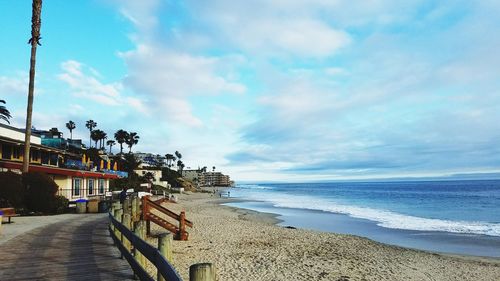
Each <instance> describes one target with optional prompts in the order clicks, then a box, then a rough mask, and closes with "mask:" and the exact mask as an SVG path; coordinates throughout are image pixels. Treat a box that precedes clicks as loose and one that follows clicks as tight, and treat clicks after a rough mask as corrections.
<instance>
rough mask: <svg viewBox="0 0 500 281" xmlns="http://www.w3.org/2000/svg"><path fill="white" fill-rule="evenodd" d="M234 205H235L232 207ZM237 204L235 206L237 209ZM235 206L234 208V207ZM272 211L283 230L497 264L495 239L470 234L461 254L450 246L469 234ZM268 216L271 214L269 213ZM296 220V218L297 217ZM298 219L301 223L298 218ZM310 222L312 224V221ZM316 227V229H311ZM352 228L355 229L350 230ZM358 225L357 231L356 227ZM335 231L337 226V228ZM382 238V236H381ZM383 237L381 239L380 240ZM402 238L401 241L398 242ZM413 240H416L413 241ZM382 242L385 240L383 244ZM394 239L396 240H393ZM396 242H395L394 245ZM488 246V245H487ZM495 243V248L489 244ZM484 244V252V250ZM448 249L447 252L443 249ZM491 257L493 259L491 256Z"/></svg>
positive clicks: (252, 203)
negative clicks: (331, 224) (324, 222)
mask: <svg viewBox="0 0 500 281" xmlns="http://www.w3.org/2000/svg"><path fill="white" fill-rule="evenodd" d="M233 203H236V204H233ZM238 203H241V204H239V206H238ZM245 203H248V205H249V206H245ZM221 204H228V205H224V206H228V207H234V208H243V209H247V210H252V211H255V212H260V210H263V212H264V213H265V212H266V211H267V210H266V209H268V208H267V207H261V206H255V205H256V204H265V205H270V203H269V202H266V201H259V200H246V199H238V200H236V201H234V202H224V203H221ZM235 205H236V206H235ZM273 209H276V211H277V212H276V213H273V214H275V215H276V216H277V217H282V219H278V220H280V221H279V222H277V224H278V226H280V227H284V226H288V225H291V226H293V227H296V228H300V229H305V230H312V231H319V232H327V233H334V234H343V235H353V236H357V237H362V238H366V239H369V240H371V241H374V242H377V243H382V244H384V245H388V246H397V247H402V248H405V249H413V250H418V251H424V252H428V253H433V254H434V253H435V254H441V255H450V256H463V257H472V258H474V257H477V258H484V259H493V260H500V252H497V251H494V250H491V247H490V246H493V248H496V247H498V249H499V251H500V244H499V243H500V242H499V239H498V238H497V237H495V236H488V235H480V234H470V235H472V236H475V238H474V239H475V241H473V242H469V244H467V246H471V245H474V246H475V247H476V248H478V249H473V250H471V249H469V250H468V251H467V252H466V251H464V250H460V249H453V248H452V246H453V245H455V246H461V247H463V246H464V245H462V244H460V245H458V244H459V242H461V243H463V240H462V239H464V238H463V237H462V236H463V235H465V236H468V235H469V234H464V233H453V232H445V231H419V230H406V229H396V228H385V227H382V226H379V225H378V224H377V223H376V222H373V221H370V220H366V219H360V218H355V217H351V216H349V215H347V214H338V213H331V212H326V211H322V210H309V209H298V208H279V207H273ZM282 209H285V210H286V212H285V213H280V212H279V211H280V210H281V211H282ZM270 213H272V212H270ZM287 213H292V214H295V215H296V214H298V213H313V214H314V216H316V215H321V216H323V217H327V218H333V220H335V217H337V218H342V219H340V221H341V222H340V223H339V224H340V225H342V227H344V226H345V225H349V227H346V228H343V229H333V230H332V229H330V228H328V227H324V226H322V227H318V225H317V222H316V223H310V222H309V224H308V223H303V222H302V223H301V222H300V220H298V221H290V220H289V214H287ZM297 216H298V217H300V216H299V215H297ZM302 219H304V218H303V217H302ZM312 221H314V220H312ZM315 224H316V225H315ZM353 225H356V226H353ZM359 225H361V227H359ZM337 228H338V226H337ZM351 228H354V229H356V228H361V229H363V231H360V230H359V229H358V230H357V231H353V230H352V229H351ZM381 234H383V235H381ZM384 236H385V237H384ZM388 236H389V237H390V238H391V239H392V240H391V241H387V237H388ZM420 236H422V237H426V238H425V239H422V240H421V241H419V240H418V237H420ZM401 237H403V239H401ZM404 237H411V239H412V241H413V243H410V242H408V241H405V240H404ZM416 237H417V238H416ZM384 238H385V240H384ZM396 238H397V239H396ZM395 239H396V240H398V239H399V242H394V241H395ZM488 243H492V244H491V245H490V244H488ZM493 243H495V244H493ZM485 244H487V245H486V246H488V247H487V249H484V248H485ZM433 245H434V246H437V247H441V249H448V251H446V250H441V251H440V250H439V248H435V247H432V246H433ZM443 245H445V246H448V248H446V247H444V246H443ZM481 247H482V250H483V251H486V252H487V254H484V255H480V254H473V253H472V252H476V253H484V252H481V251H480V250H481ZM491 254H493V255H491Z"/></svg>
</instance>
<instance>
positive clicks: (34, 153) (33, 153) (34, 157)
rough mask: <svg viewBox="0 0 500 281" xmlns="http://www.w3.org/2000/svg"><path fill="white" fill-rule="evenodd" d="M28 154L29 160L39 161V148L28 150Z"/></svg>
mask: <svg viewBox="0 0 500 281" xmlns="http://www.w3.org/2000/svg"><path fill="white" fill-rule="evenodd" d="M30 154H31V162H39V161H40V150H30Z"/></svg>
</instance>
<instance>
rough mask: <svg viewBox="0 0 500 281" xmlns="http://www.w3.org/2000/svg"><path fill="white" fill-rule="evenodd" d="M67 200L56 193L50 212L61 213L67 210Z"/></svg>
mask: <svg viewBox="0 0 500 281" xmlns="http://www.w3.org/2000/svg"><path fill="white" fill-rule="evenodd" d="M68 206H69V200H68V199H67V198H66V197H64V196H61V195H56V197H55V199H54V205H53V206H52V213H54V214H63V213H65V212H66V211H67V210H68Z"/></svg>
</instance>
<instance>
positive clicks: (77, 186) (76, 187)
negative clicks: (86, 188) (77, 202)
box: [71, 178, 83, 196]
mask: <svg viewBox="0 0 500 281" xmlns="http://www.w3.org/2000/svg"><path fill="white" fill-rule="evenodd" d="M82 182H83V180H82V179H80V178H74V179H73V189H72V190H71V191H72V193H71V194H72V196H80V194H81V190H82Z"/></svg>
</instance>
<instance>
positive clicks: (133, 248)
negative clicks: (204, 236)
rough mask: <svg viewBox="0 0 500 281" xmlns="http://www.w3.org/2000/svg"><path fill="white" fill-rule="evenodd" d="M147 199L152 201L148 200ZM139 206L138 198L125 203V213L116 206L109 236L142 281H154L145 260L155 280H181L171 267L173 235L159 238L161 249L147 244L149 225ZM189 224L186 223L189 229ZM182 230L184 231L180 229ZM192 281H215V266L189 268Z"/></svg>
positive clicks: (204, 264) (110, 217)
mask: <svg viewBox="0 0 500 281" xmlns="http://www.w3.org/2000/svg"><path fill="white" fill-rule="evenodd" d="M147 199H148V200H150V199H149V198H147ZM150 201H151V200H150ZM151 202H154V201H151ZM130 203H132V204H130ZM138 203H140V201H139V200H138V198H137V197H135V198H133V199H132V200H131V202H130V201H129V200H126V202H125V203H124V204H123V209H122V208H121V207H122V206H121V204H120V203H117V202H115V203H113V206H112V210H111V213H110V214H109V219H110V226H109V231H110V235H111V237H112V239H113V241H114V243H115V245H116V246H117V247H118V249H119V250H120V253H121V255H122V258H125V259H126V260H127V261H128V263H129V264H130V266H131V268H132V270H133V271H134V275H135V276H136V277H137V278H139V279H140V280H155V279H153V277H151V276H150V275H149V274H148V272H147V271H146V269H145V266H146V259H147V260H149V261H150V262H151V264H152V265H153V266H154V267H155V268H156V270H157V279H156V280H161V281H163V280H172V281H177V280H182V279H181V278H180V276H179V274H178V273H177V272H176V270H175V269H174V267H173V266H172V264H171V261H172V247H171V246H172V239H173V237H172V236H173V235H172V233H167V234H164V235H161V236H160V237H159V238H158V248H155V247H153V246H151V245H150V244H148V243H147V242H146V241H144V238H145V237H146V227H145V225H146V221H145V220H142V219H141V218H140V217H141V216H140V215H138V214H137V213H140V210H141V208H140V205H139V204H138ZM143 203H144V201H143ZM146 204H147V203H146ZM181 214H182V213H181ZM184 219H185V218H184ZM185 223H186V222H185ZM188 223H189V224H191V226H192V222H190V221H188ZM188 223H186V225H187V224H188ZM179 229H182V227H179ZM174 235H176V236H179V235H180V231H179V232H178V233H174ZM181 237H182V235H181ZM189 280H190V281H215V280H216V279H215V266H213V264H211V263H200V264H194V265H191V266H190V268H189Z"/></svg>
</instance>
